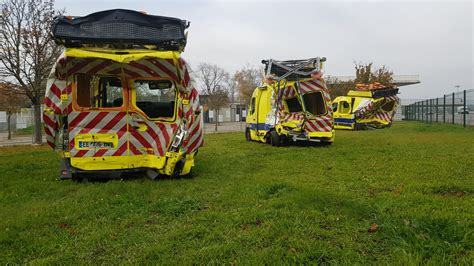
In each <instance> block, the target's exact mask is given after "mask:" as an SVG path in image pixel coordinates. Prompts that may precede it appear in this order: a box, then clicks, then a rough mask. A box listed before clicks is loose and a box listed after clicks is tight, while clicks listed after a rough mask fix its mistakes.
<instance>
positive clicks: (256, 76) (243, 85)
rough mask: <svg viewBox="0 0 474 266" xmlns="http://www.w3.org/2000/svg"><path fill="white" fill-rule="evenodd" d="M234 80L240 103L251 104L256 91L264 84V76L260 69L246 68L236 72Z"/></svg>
mask: <svg viewBox="0 0 474 266" xmlns="http://www.w3.org/2000/svg"><path fill="white" fill-rule="evenodd" d="M233 79H234V80H235V83H236V87H237V90H238V92H239V96H240V101H241V102H245V103H250V98H252V93H253V91H254V89H255V88H256V87H257V86H258V85H259V84H260V83H261V82H262V76H261V74H260V72H259V71H258V69H255V68H252V67H250V66H246V67H244V68H242V69H241V70H238V71H236V72H235V74H234V77H233Z"/></svg>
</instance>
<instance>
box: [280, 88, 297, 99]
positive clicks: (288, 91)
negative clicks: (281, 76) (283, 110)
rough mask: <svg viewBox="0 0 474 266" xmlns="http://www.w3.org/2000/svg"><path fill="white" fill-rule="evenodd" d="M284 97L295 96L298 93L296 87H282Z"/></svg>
mask: <svg viewBox="0 0 474 266" xmlns="http://www.w3.org/2000/svg"><path fill="white" fill-rule="evenodd" d="M282 93H283V95H282V97H283V99H288V98H292V97H295V96H296V95H297V93H296V89H295V87H294V86H287V87H285V88H283V89H282Z"/></svg>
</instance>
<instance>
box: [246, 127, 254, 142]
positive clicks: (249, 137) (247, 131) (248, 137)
mask: <svg viewBox="0 0 474 266" xmlns="http://www.w3.org/2000/svg"><path fill="white" fill-rule="evenodd" d="M245 139H246V140H247V141H251V140H252V137H251V136H250V129H249V128H246V129H245Z"/></svg>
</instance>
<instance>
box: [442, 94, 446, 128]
mask: <svg viewBox="0 0 474 266" xmlns="http://www.w3.org/2000/svg"><path fill="white" fill-rule="evenodd" d="M443 124H446V94H444V95H443Z"/></svg>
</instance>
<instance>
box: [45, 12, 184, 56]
mask: <svg viewBox="0 0 474 266" xmlns="http://www.w3.org/2000/svg"><path fill="white" fill-rule="evenodd" d="M188 27H189V22H187V21H186V20H181V19H178V18H172V17H163V16H154V15H147V14H144V13H142V12H137V11H133V10H126V9H112V10H106V11H101V12H96V13H92V14H90V15H87V16H84V17H70V16H58V17H56V18H55V20H54V22H53V25H52V29H51V30H52V35H53V38H54V40H55V41H56V42H57V43H58V44H61V45H64V46H66V47H84V46H85V47H87V46H94V45H109V46H112V47H115V48H117V47H119V48H136V47H139V48H147V47H146V46H152V47H151V48H152V49H154V50H169V51H182V50H183V49H184V47H185V46H186V33H185V30H186V29H187V28H188Z"/></svg>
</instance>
